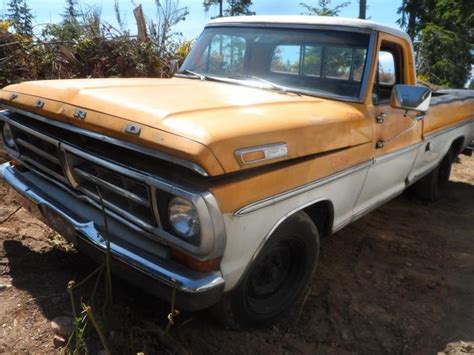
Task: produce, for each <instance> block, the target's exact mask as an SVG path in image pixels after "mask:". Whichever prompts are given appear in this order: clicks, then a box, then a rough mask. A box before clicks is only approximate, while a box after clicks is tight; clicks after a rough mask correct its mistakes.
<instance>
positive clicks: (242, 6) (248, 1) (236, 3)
mask: <svg viewBox="0 0 474 355" xmlns="http://www.w3.org/2000/svg"><path fill="white" fill-rule="evenodd" d="M215 5H219V16H218V17H222V15H223V14H224V15H225V16H240V15H255V12H252V11H250V6H252V0H227V8H226V9H225V10H224V11H223V0H204V2H203V6H204V10H205V11H206V12H208V11H209V9H210V8H211V7H212V6H215Z"/></svg>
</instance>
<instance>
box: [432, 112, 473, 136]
mask: <svg viewBox="0 0 474 355" xmlns="http://www.w3.org/2000/svg"><path fill="white" fill-rule="evenodd" d="M428 119H429V118H428ZM472 123H474V116H472V117H469V118H466V119H465V120H463V121H462V122H459V123H456V124H454V125H453V126H449V127H448V128H445V129H441V130H439V131H438V130H437V131H435V132H429V133H428V134H426V135H424V136H423V140H428V139H432V138H436V137H438V136H440V135H442V134H444V133H448V132H450V131H453V130H455V129H457V128H460V127H462V126H464V125H468V124H472Z"/></svg>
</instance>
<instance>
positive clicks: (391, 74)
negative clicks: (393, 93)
mask: <svg viewBox="0 0 474 355" xmlns="http://www.w3.org/2000/svg"><path fill="white" fill-rule="evenodd" d="M396 82H397V78H396V76H395V58H394V57H393V54H392V53H391V52H387V51H380V52H379V83H380V84H383V85H394V84H395V83H396Z"/></svg>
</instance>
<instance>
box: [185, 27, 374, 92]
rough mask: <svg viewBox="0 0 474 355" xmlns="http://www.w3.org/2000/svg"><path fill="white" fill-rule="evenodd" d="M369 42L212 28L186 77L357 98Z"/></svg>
mask: <svg viewBox="0 0 474 355" xmlns="http://www.w3.org/2000/svg"><path fill="white" fill-rule="evenodd" d="M369 40H370V35H369V34H364V33H357V32H347V31H334V30H333V31H330V30H306V29H304V30H303V29H302V30H293V29H292V30H289V29H280V28H268V27H267V28H262V27H209V28H206V29H205V30H204V32H203V33H202V35H201V36H200V38H199V40H198V41H197V43H196V44H195V45H194V47H193V49H192V51H191V53H190V54H189V56H188V57H187V58H186V60H185V62H184V63H183V65H182V67H181V73H184V74H186V73H188V74H189V72H193V73H195V74H201V75H203V76H210V77H211V76H212V77H214V78H224V79H235V80H243V81H245V82H244V84H245V83H248V82H249V81H260V82H262V81H263V82H264V81H267V82H268V83H271V84H275V85H279V86H282V87H286V88H290V89H292V90H298V91H301V92H304V93H311V94H314V95H322V96H334V95H337V96H343V97H347V98H350V99H355V98H358V97H359V94H360V91H361V86H362V85H361V82H362V78H363V73H364V70H365V69H364V68H365V63H366V58H367V50H368V47H369ZM194 77H196V76H194ZM262 79H263V80H262Z"/></svg>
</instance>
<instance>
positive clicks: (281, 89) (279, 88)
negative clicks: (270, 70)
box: [231, 75, 303, 96]
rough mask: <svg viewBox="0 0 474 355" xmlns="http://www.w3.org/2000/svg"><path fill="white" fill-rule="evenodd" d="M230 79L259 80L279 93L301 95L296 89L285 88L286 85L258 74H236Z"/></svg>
mask: <svg viewBox="0 0 474 355" xmlns="http://www.w3.org/2000/svg"><path fill="white" fill-rule="evenodd" d="M231 79H237V80H246V79H250V80H254V81H259V82H261V83H263V84H267V85H268V86H270V87H271V88H272V89H273V90H275V91H278V92H279V93H281V94H286V93H288V94H296V95H298V96H302V95H303V94H302V93H301V92H300V91H298V90H294V89H290V88H287V87H286V86H283V85H280V84H277V83H274V82H272V81H269V80H266V79H263V78H260V77H258V76H254V75H237V76H232V77H231Z"/></svg>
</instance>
